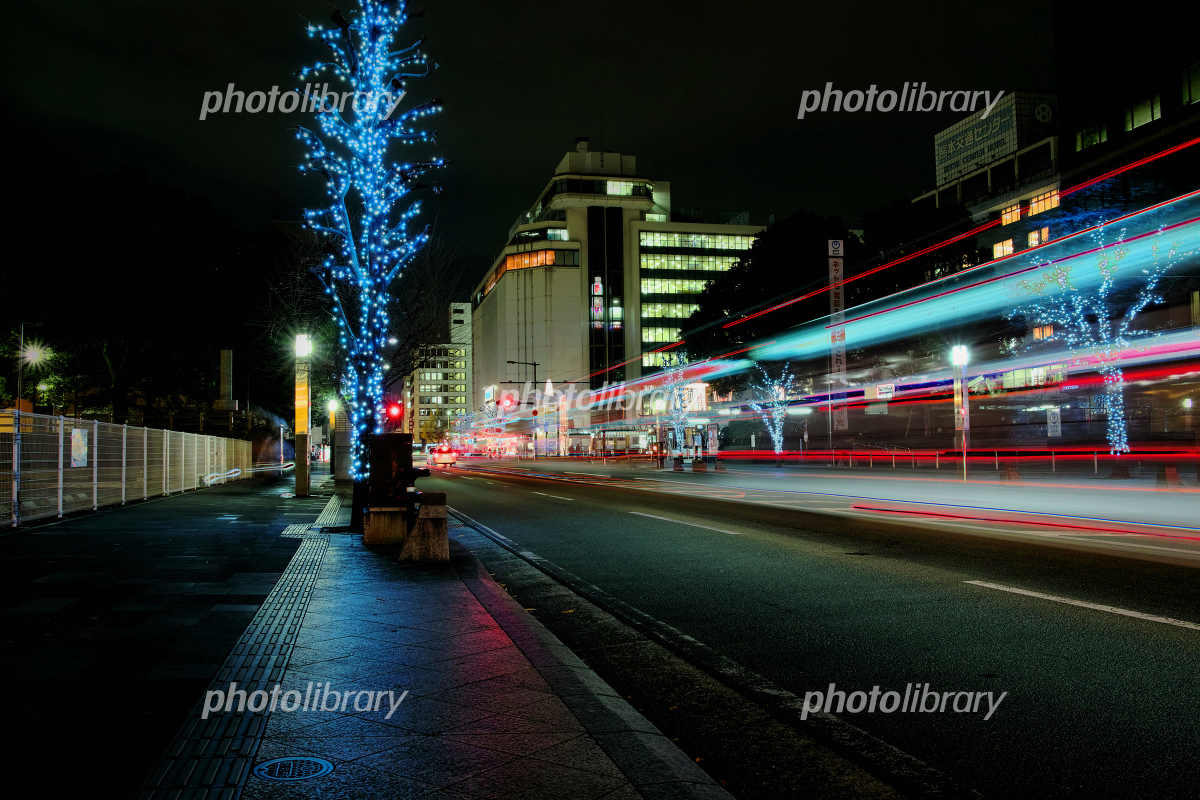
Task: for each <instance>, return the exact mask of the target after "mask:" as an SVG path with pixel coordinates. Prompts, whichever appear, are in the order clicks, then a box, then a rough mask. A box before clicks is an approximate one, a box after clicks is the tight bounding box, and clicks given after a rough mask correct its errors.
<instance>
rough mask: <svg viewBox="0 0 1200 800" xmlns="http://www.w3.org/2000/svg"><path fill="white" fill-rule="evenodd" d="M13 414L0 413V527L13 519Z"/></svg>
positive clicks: (7, 412) (9, 412)
mask: <svg viewBox="0 0 1200 800" xmlns="http://www.w3.org/2000/svg"><path fill="white" fill-rule="evenodd" d="M15 416H16V414H15V413H13V412H12V411H0V525H9V524H12V523H11V521H12V519H13V485H12V483H13V469H12V466H13V441H14V436H13V432H14V431H13V429H14V427H15V425H16V423H15V421H14V417H15Z"/></svg>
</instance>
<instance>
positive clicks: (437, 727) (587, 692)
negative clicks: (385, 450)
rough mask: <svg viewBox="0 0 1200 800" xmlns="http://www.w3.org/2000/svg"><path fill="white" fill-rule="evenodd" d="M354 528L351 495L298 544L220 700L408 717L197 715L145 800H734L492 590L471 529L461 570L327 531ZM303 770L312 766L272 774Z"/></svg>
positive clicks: (294, 528)
mask: <svg viewBox="0 0 1200 800" xmlns="http://www.w3.org/2000/svg"><path fill="white" fill-rule="evenodd" d="M346 516H348V509H346V508H340V509H339V498H338V497H337V496H335V497H334V498H332V499H331V500H330V505H329V506H327V507H326V510H325V511H324V512H322V515H321V518H320V520H319V523H314V524H312V525H290V526H288V528H287V530H286V531H284V532H283V535H285V536H297V537H301V538H302V539H303V541H302V542H301V547H300V549H299V550H298V551H297V552H296V555H295V557H294V558H293V561H292V563H291V564H290V565H289V567H288V569H287V570H286V571H285V573H284V575H283V576H282V577H281V578H280V580H279V583H278V584H277V586H276V590H275V591H273V592H272V594H271V596H269V597H268V598H267V601H266V602H265V603H264V604H263V608H262V610H261V611H260V612H259V615H257V616H256V617H255V620H254V622H252V623H251V625H250V626H249V627H248V628H247V632H246V634H244V635H243V638H242V640H241V641H239V643H238V645H237V646H235V648H234V651H233V653H231V654H230V658H229V659H227V661H226V665H225V666H224V667H223V668H222V670H221V671H220V672H219V673H218V675H217V678H216V679H215V680H214V681H213V683H212V687H211V688H213V689H218V688H220V689H227V688H228V685H229V683H230V681H232V680H236V681H237V682H238V686H239V688H243V687H244V688H249V689H253V688H259V687H261V688H265V689H267V690H270V688H272V687H273V685H274V684H275V683H279V684H280V686H281V692H287V691H290V690H296V691H298V692H300V693H301V694H304V693H305V692H306V691H308V687H309V684H310V683H311V684H313V685H314V686H315V687H316V689H317V690H318V691H319V690H320V686H318V684H325V685H327V686H328V687H329V688H330V689H332V690H336V691H340V692H345V691H355V690H367V691H384V692H386V691H389V690H394V691H395V692H396V694H397V695H398V694H399V693H400V692H402V691H407V692H408V694H407V695H406V696H405V698H404V700H403V702H401V703H400V704H399V706H398V707H397V708H396V710H395V712H394V714H393V715H392V716H391V718H390V719H388V718H386V717H387V715H388V707H387V703H386V702H385V703H384V704H383V707H382V708H380V709H379V710H372V711H362V712H355V711H354V710H353V708H346V709H345V710H344V711H329V712H324V711H293V712H284V711H280V710H276V711H275V712H274V713H269V714H267V713H253V712H250V711H244V712H243V713H240V714H239V713H238V711H237V710H236V708H234V710H232V711H231V712H228V713H225V712H218V713H216V714H214V715H211V716H210V717H209V719H208V720H201V719H199V713H198V712H199V706H197V709H196V711H194V712H193V719H192V720H191V721H190V722H189V723H188V724H187V725H185V727H184V729H183V730H182V731H181V734H180V736H179V738H178V739H177V740H176V742H175V743H174V744H173V745H172V747H171V748H170V750H169V754H168V756H169V757H168V759H167V760H165V761H164V764H163V766H162V767H161V768H160V769H159V770H158V771H157V772H156V774H155V776H154V779H153V781H152V784H157V785H152V786H151V787H148V790H149V791H148V792H146V793H145V796H155V797H158V796H161V797H167V796H209V797H217V796H223V797H225V796H229V797H232V796H236V794H237V792H238V791H239V789H240V793H241V796H242V797H246V798H299V797H304V798H308V797H321V798H332V797H392V798H417V797H420V798H426V797H428V798H435V797H445V798H487V797H504V798H530V800H535V799H540V798H545V799H546V800H551V799H552V798H567V797H570V798H579V799H580V800H590V799H592V798H611V799H612V800H626V798H628V799H629V800H633V799H634V798H638V797H644V798H655V799H657V798H728V797H729V795H728V794H727V793H726V792H725V791H724V790H722V789H721V788H720V787H718V786H717V785H716V784H714V783H713V781H712V780H711V778H709V777H708V775H707V774H705V773H704V772H703V771H702V770H700V768H699V767H697V766H696V765H695V764H694V763H693V762H692V761H691V760H690V759H689V758H688V757H687V756H686V755H684V754H683V753H682V752H681V751H680V750H679V749H678V748H677V747H675V745H674V744H672V743H671V741H670V740H669V739H667V738H666V737H665V736H663V735H662V734H661V733H660V732H659V731H658V730H657V729H656V728H655V727H654V726H653V725H652V724H650V723H649V722H648V721H647V720H646V719H645V718H643V717H642V716H641V715H640V714H638V713H637V712H636V711H635V710H634V709H633V708H632V707H631V706H629V705H628V703H626V702H625V701H624V700H623V699H622V698H621V697H620V696H619V695H617V693H616V692H615V691H614V690H613V689H612V688H611V687H609V686H608V685H607V684H606V683H604V682H603V681H602V680H601V679H600V678H599V677H597V676H596V675H595V673H593V672H592V671H591V670H590V669H589V668H588V667H587V666H586V665H584V664H583V662H582V661H580V660H579V659H578V658H577V657H575V655H574V654H573V653H571V651H570V650H568V649H567V648H566V647H565V646H564V645H563V644H562V643H561V642H559V640H558V639H557V638H556V637H555V636H554V635H553V634H551V633H550V632H549V631H548V630H547V629H546V628H544V627H543V626H542V625H541V623H540V622H538V621H537V620H536V619H534V617H533V616H532V615H530V614H528V613H527V612H526V611H525V610H524V609H523V608H521V607H520V606H519V605H518V604H517V602H516V601H515V600H513V599H512V598H511V597H509V595H508V594H506V593H505V592H504V591H503V589H501V588H500V587H499V586H498V585H497V584H496V583H495V582H494V581H493V580H492V579H491V578H490V577H489V576H488V574H487V572H486V571H485V570H484V569H483V567H482V565H481V564H480V563H479V562H478V561H477V560H476V559H475V558H474V557H473V556H472V555H471V554H470V553H469V552H468V551H467V550H466V549H465V548H464V547H462V546H461V545H460V544H458V543H457V542H455V536H456V533H457V532H458V531H459V530H461V526H460V524H459V523H457V522H455V521H453V520H452V521H451V531H450V535H451V551H452V561H451V563H450V564H442V565H412V564H400V563H397V562H395V561H393V560H392V559H390V558H388V557H385V556H382V555H379V554H376V553H374V552H372V551H370V550H367V549H366V548H364V547H363V546H362V543H361V539H360V537H359V536H356V535H349V534H337V533H321V532H320V528H321V526H335V525H338V524H344V522H345V520H344V519H343V517H346ZM264 723H265V724H264ZM294 757H302V758H307V759H308V760H307V761H302V762H280V763H277V764H271V763H270V762H271V761H272V760H274V759H283V758H294ZM313 759H318V760H313ZM251 765H253V768H251ZM330 767H331V768H332V769H329V768H330ZM322 772H324V773H325V774H319V773H322ZM310 773H317V776H315V777H307V778H304V779H294V778H296V777H297V776H300V775H305V774H310ZM271 775H275V778H272V777H270V776H271ZM279 778H284V779H283V780H281V779H279Z"/></svg>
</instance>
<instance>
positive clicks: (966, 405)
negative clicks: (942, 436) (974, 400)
mask: <svg viewBox="0 0 1200 800" xmlns="http://www.w3.org/2000/svg"><path fill="white" fill-rule="evenodd" d="M970 360H971V354H970V353H969V352H968V351H967V346H966V345H963V344H956V345H954V348H953V349H952V350H951V351H950V363H951V364H953V365H954V366H955V367H956V368H957V371H958V374H956V375H955V376H954V430H956V431H958V432H959V433H960V434H961V435H962V468H963V480H964V481H965V480H966V479H967V437H968V436H969V434H970V431H971V396H970V389H969V387H968V386H967V364H968V363H969V362H970Z"/></svg>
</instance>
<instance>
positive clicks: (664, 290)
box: [641, 278, 708, 294]
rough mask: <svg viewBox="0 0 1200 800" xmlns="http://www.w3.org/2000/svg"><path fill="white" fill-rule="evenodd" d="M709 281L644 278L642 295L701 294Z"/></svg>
mask: <svg viewBox="0 0 1200 800" xmlns="http://www.w3.org/2000/svg"><path fill="white" fill-rule="evenodd" d="M706 285H708V281H701V280H694V279H690V278H642V281H641V290H642V294H700V292H702V291H704V287H705V286H706Z"/></svg>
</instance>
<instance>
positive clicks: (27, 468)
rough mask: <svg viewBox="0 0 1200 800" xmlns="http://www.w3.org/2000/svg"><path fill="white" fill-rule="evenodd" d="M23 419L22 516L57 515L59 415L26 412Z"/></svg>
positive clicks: (20, 497)
mask: <svg viewBox="0 0 1200 800" xmlns="http://www.w3.org/2000/svg"><path fill="white" fill-rule="evenodd" d="M20 423H21V424H20V428H21V430H20V433H21V442H20V447H21V462H20V481H21V483H20V487H19V490H20V495H19V497H18V500H19V509H18V510H19V512H20V515H21V519H29V520H34V519H42V518H44V517H53V516H57V515H58V419H57V418H56V417H38V416H32V415H29V414H22V415H21V418H20ZM10 493H11V489H10Z"/></svg>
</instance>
